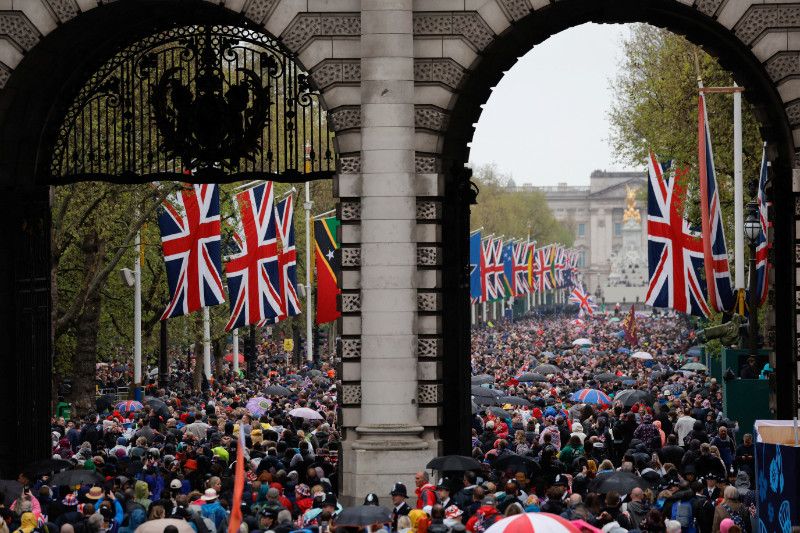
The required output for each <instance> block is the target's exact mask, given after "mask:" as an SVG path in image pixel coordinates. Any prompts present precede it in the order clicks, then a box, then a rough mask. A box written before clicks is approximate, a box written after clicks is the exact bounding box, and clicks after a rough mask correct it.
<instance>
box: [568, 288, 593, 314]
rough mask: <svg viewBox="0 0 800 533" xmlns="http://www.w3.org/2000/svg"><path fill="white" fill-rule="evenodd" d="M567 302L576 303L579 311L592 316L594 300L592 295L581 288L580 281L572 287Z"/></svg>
mask: <svg viewBox="0 0 800 533" xmlns="http://www.w3.org/2000/svg"><path fill="white" fill-rule="evenodd" d="M569 303H573V304H578V311H579V313H586V314H587V315H589V316H594V302H593V301H592V297H591V296H590V295H589V294H588V293H587V292H586V291H585V290H584V289H583V285H581V284H580V283H579V284H577V285H575V287H573V289H572V292H570V293H569Z"/></svg>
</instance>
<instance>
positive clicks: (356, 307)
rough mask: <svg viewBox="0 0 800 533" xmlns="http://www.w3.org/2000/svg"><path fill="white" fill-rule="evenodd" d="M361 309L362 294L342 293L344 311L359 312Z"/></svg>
mask: <svg viewBox="0 0 800 533" xmlns="http://www.w3.org/2000/svg"><path fill="white" fill-rule="evenodd" d="M360 311H361V294H359V293H357V292H356V293H346V292H343V293H342V313H358V312H360Z"/></svg>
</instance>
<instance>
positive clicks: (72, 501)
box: [61, 492, 78, 507]
mask: <svg viewBox="0 0 800 533" xmlns="http://www.w3.org/2000/svg"><path fill="white" fill-rule="evenodd" d="M61 504H62V505H63V506H65V507H73V506H75V505H78V497H77V496H76V495H75V493H74V492H70V493H69V494H67V495H66V496H64V499H63V500H61Z"/></svg>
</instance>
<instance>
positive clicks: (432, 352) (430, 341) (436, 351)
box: [417, 338, 442, 359]
mask: <svg viewBox="0 0 800 533" xmlns="http://www.w3.org/2000/svg"><path fill="white" fill-rule="evenodd" d="M441 347H442V339H434V338H423V339H417V357H418V358H422V359H432V358H436V357H441V355H442V353H441V352H442V350H441Z"/></svg>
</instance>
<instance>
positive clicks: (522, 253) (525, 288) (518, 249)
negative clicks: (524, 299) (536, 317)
mask: <svg viewBox="0 0 800 533" xmlns="http://www.w3.org/2000/svg"><path fill="white" fill-rule="evenodd" d="M529 252H530V246H529V245H528V243H527V242H515V243H514V266H513V276H512V278H511V290H512V291H514V296H521V295H523V294H528V293H529V292H531V288H530V286H529V285H528V253H529Z"/></svg>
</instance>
